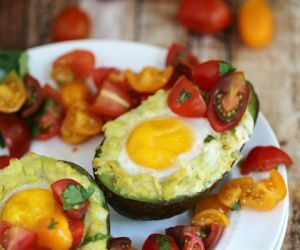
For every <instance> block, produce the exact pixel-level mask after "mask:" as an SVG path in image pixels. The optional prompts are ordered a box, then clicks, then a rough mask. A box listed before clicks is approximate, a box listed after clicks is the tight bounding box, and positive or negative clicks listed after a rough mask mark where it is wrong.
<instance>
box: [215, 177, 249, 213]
mask: <svg viewBox="0 0 300 250" xmlns="http://www.w3.org/2000/svg"><path fill="white" fill-rule="evenodd" d="M253 185H254V182H253V179H252V177H243V178H236V179H232V180H230V181H228V182H227V183H225V185H224V186H223V187H222V188H221V190H220V192H219V193H218V198H219V200H220V202H221V203H222V204H224V205H226V206H227V207H229V208H233V206H234V205H235V203H236V202H241V201H242V200H243V197H245V196H247V195H248V194H250V193H251V192H252V189H253Z"/></svg>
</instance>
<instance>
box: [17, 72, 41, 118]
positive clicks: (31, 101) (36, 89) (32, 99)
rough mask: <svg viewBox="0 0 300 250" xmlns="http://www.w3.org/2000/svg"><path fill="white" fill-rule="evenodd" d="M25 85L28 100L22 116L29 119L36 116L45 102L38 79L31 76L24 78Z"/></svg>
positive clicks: (27, 75)
mask: <svg viewBox="0 0 300 250" xmlns="http://www.w3.org/2000/svg"><path fill="white" fill-rule="evenodd" d="M24 84H25V86H26V89H27V94H28V97H27V100H26V102H25V104H24V105H23V107H22V109H23V111H22V116H23V117H28V116H30V115H32V114H34V113H35V112H36V111H37V110H38V109H39V107H40V106H41V104H42V102H43V89H42V87H41V85H40V84H39V82H38V81H37V79H35V78H34V77H32V76H31V75H29V74H26V75H25V76H24Z"/></svg>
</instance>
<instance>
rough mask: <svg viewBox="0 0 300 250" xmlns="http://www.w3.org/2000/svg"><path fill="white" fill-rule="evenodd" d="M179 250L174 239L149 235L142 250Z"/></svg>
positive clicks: (166, 236)
mask: <svg viewBox="0 0 300 250" xmlns="http://www.w3.org/2000/svg"><path fill="white" fill-rule="evenodd" d="M162 249H165V250H179V248H178V246H177V245H176V243H175V241H174V239H173V238H172V237H170V236H168V235H163V234H151V235H149V236H148V238H147V239H146V241H145V242H144V244H143V247H142V250H162Z"/></svg>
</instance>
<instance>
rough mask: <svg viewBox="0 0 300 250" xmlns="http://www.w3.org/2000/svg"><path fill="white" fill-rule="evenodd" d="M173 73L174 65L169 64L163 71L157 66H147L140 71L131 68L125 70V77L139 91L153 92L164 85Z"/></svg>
mask: <svg viewBox="0 0 300 250" xmlns="http://www.w3.org/2000/svg"><path fill="white" fill-rule="evenodd" d="M172 73H173V67H172V66H168V67H167V68H166V69H164V70H163V71H159V70H158V69H157V68H155V67H151V66H148V67H145V68H143V70H142V71H141V72H139V73H134V72H133V71H131V70H130V69H127V70H125V77H126V79H127V82H128V84H129V86H130V87H131V88H132V89H133V90H135V91H136V92H138V93H144V94H152V93H154V92H155V91H157V90H159V89H160V88H162V87H164V86H165V85H166V84H167V83H168V81H169V79H170V77H171V75H172Z"/></svg>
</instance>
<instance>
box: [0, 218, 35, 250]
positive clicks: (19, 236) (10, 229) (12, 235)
mask: <svg viewBox="0 0 300 250" xmlns="http://www.w3.org/2000/svg"><path fill="white" fill-rule="evenodd" d="M37 244H38V235H37V234H36V233H35V232H32V231H30V230H28V229H25V228H23V227H19V226H11V225H9V223H7V222H0V245H1V246H2V247H3V248H4V249H9V250H32V249H33V248H34V247H36V246H37Z"/></svg>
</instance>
